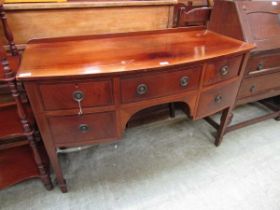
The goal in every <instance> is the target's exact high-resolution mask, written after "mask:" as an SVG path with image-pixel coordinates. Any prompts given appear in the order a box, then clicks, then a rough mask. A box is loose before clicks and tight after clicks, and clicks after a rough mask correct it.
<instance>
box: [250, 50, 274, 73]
mask: <svg viewBox="0 0 280 210" xmlns="http://www.w3.org/2000/svg"><path fill="white" fill-rule="evenodd" d="M276 71H280V53H278V54H268V55H260V56H252V57H251V58H250V59H249V60H248V63H247V67H246V74H247V75H249V76H254V75H256V76H257V75H261V74H265V73H273V72H276Z"/></svg>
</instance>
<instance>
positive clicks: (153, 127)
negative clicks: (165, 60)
mask: <svg viewBox="0 0 280 210" xmlns="http://www.w3.org/2000/svg"><path fill="white" fill-rule="evenodd" d="M263 112H264V110H263V109H262V108H260V107H255V106H252V105H249V106H246V107H240V108H238V109H237V110H236V111H235V113H236V118H235V120H236V119H237V120H242V119H243V118H246V117H248V116H254V115H256V114H257V115H258V114H262V113H263ZM213 134H214V129H213V128H211V127H210V126H209V125H208V124H207V123H206V122H205V121H203V120H199V121H190V120H188V119H187V118H186V117H185V115H184V114H182V113H180V112H178V113H177V117H176V118H175V119H166V120H162V121H157V122H153V123H150V124H145V125H142V126H139V127H134V128H130V129H128V130H127V131H126V134H125V136H124V139H123V140H122V141H121V142H119V143H117V144H109V145H100V146H95V147H91V148H89V149H86V150H83V151H80V152H74V153H70V154H63V155H61V156H60V159H61V162H62V167H63V171H64V175H65V177H66V179H67V181H68V187H69V192H68V193H66V194H62V193H61V192H60V191H59V189H58V187H56V188H55V189H54V190H52V191H50V192H48V191H46V190H45V189H44V188H43V187H42V184H41V182H40V181H39V180H36V179H34V180H30V181H27V182H24V183H21V184H18V185H15V186H13V187H10V188H8V189H5V190H2V191H0V209H1V210H2V209H3V210H4V209H5V210H6V209H11V210H16V209H32V210H33V209H34V210H44V209H53V210H63V209H67V210H68V209H69V210H70V209H71V210H72V209H73V210H79V209H97V210H110V209H117V210H119V209H120V210H144V209H145V210H146V209H155V210H157V209H158V210H161V209H167V210H169V209H174V210H175V209H176V210H177V209H184V210H212V209H213V210H220V209H221V210H224V209H225V210H231V209H232V210H235V209H238V210H243V209H244V210H251V209H252V210H279V209H280V122H276V121H274V120H267V121H265V122H262V123H259V124H256V125H253V126H250V127H247V128H243V129H241V130H238V131H234V132H232V133H229V134H227V135H226V136H225V138H224V142H223V143H222V145H221V146H220V147H218V148H216V147H215V146H214V145H213V136H212V135H213ZM19 164H20V163H19Z"/></svg>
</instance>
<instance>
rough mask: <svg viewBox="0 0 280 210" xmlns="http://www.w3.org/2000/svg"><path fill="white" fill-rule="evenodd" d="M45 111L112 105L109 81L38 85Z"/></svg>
mask: <svg viewBox="0 0 280 210" xmlns="http://www.w3.org/2000/svg"><path fill="white" fill-rule="evenodd" d="M39 89H40V94H41V97H42V102H43V106H44V109H45V110H58V109H74V108H79V104H78V101H79V100H80V103H81V105H82V107H95V106H104V105H110V104H113V96H112V83H111V80H102V81H93V82H71V83H58V84H57V83H56V84H53V83H52V84H40V85H39Z"/></svg>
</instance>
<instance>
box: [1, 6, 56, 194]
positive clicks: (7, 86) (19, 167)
mask: <svg viewBox="0 0 280 210" xmlns="http://www.w3.org/2000/svg"><path fill="white" fill-rule="evenodd" d="M0 17H1V21H2V25H3V30H4V33H5V36H6V38H7V40H8V44H9V47H10V49H9V52H10V53H9V54H6V52H5V51H4V50H3V49H2V48H1V51H0V58H1V59H0V60H1V67H0V115H1V118H0V125H1V129H0V189H3V188H5V187H8V186H11V185H13V184H16V183H18V182H21V181H23V180H26V179H30V178H35V177H37V178H41V180H42V181H43V183H44V185H45V187H46V188H47V189H48V190H50V189H51V188H52V183H51V181H50V177H49V171H48V167H47V166H48V158H47V155H46V153H45V150H44V148H43V147H42V143H41V141H40V136H39V135H38V133H37V135H36V134H35V129H34V126H35V124H34V123H32V122H33V121H32V117H31V116H32V114H31V112H30V108H29V107H28V104H27V99H26V97H24V95H23V94H22V91H20V88H19V86H18V84H17V82H16V79H15V74H16V71H17V69H18V66H19V64H20V55H19V53H18V50H17V48H16V46H15V44H14V41H13V35H12V33H11V31H10V29H9V27H8V22H7V18H6V15H5V12H4V9H3V6H2V4H0Z"/></svg>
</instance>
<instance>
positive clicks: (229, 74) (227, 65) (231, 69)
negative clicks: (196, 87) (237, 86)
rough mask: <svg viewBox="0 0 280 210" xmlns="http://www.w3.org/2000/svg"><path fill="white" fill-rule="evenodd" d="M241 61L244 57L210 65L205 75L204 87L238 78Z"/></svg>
mask: <svg viewBox="0 0 280 210" xmlns="http://www.w3.org/2000/svg"><path fill="white" fill-rule="evenodd" d="M241 61H242V56H238V57H233V58H228V59H223V60H219V61H218V62H217V61H216V62H211V63H209V64H208V65H207V67H206V68H207V71H206V73H205V75H204V85H211V84H215V83H217V82H220V81H222V80H226V79H230V78H233V77H236V76H237V75H238V74H239V72H240V64H241Z"/></svg>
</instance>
